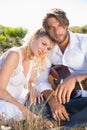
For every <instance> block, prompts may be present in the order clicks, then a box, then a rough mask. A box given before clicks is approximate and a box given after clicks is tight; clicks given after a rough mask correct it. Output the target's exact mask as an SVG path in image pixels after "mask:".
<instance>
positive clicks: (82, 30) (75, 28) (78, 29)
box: [69, 25, 87, 33]
mask: <svg viewBox="0 0 87 130" xmlns="http://www.w3.org/2000/svg"><path fill="white" fill-rule="evenodd" d="M69 29H70V30H71V31H72V32H76V33H87V25H85V26H82V27H80V26H73V27H70V28H69Z"/></svg>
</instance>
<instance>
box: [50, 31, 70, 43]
mask: <svg viewBox="0 0 87 130" xmlns="http://www.w3.org/2000/svg"><path fill="white" fill-rule="evenodd" d="M67 36H68V31H67V32H66V34H65V36H64V38H63V39H62V40H61V41H58V40H56V39H54V38H52V39H53V40H54V41H55V42H56V43H57V44H58V45H60V44H62V43H63V42H64V41H65V40H66V38H67Z"/></svg>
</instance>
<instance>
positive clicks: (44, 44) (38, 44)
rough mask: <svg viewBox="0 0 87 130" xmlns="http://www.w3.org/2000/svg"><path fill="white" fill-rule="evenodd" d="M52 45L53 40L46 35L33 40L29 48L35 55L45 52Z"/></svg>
mask: <svg viewBox="0 0 87 130" xmlns="http://www.w3.org/2000/svg"><path fill="white" fill-rule="evenodd" d="M53 46H54V42H52V41H51V40H50V39H49V37H48V36H43V37H39V38H38V39H35V40H34V41H33V43H32V46H31V49H32V52H33V53H34V55H35V56H40V55H44V54H46V53H47V52H48V51H49V50H50V49H52V47H53Z"/></svg>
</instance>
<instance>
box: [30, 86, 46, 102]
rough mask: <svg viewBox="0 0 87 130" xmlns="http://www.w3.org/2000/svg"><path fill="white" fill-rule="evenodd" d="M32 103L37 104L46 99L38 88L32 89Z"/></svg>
mask: <svg viewBox="0 0 87 130" xmlns="http://www.w3.org/2000/svg"><path fill="white" fill-rule="evenodd" d="M29 94H30V105H36V104H37V103H40V102H41V101H43V100H44V98H43V94H41V93H39V92H38V91H37V90H36V89H34V88H33V89H31V90H30V93H29Z"/></svg>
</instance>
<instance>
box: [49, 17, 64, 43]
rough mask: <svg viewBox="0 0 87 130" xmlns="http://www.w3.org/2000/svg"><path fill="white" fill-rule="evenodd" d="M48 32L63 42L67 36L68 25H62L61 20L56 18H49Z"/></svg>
mask: <svg viewBox="0 0 87 130" xmlns="http://www.w3.org/2000/svg"><path fill="white" fill-rule="evenodd" d="M47 23H48V29H47V31H48V33H49V35H50V36H51V37H52V38H53V39H54V40H55V41H56V42H57V43H58V44H61V43H62V42H63V41H64V40H65V39H66V36H67V26H65V27H64V26H62V25H61V24H60V22H59V21H58V20H57V19H56V18H54V17H51V18H48V20H47Z"/></svg>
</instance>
